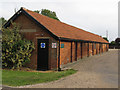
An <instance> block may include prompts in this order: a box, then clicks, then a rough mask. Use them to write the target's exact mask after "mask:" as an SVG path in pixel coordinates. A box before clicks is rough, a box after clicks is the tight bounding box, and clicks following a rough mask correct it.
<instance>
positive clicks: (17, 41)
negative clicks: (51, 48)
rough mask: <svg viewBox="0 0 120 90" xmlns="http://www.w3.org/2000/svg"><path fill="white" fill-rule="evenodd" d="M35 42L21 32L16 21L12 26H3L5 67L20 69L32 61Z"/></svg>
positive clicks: (3, 64)
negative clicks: (25, 37) (27, 38)
mask: <svg viewBox="0 0 120 90" xmlns="http://www.w3.org/2000/svg"><path fill="white" fill-rule="evenodd" d="M33 49H34V44H33V42H31V41H29V40H26V39H24V38H23V36H22V35H21V34H20V27H19V26H18V25H16V24H15V23H13V24H12V28H6V29H5V28H2V66H3V68H10V69H19V68H20V67H22V66H23V65H24V64H25V63H27V62H29V61H30V56H31V52H32V51H33Z"/></svg>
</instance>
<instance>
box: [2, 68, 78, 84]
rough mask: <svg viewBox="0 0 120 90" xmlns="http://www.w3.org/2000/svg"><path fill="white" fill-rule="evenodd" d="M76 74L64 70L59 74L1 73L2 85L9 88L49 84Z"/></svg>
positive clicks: (72, 71)
mask: <svg viewBox="0 0 120 90" xmlns="http://www.w3.org/2000/svg"><path fill="white" fill-rule="evenodd" d="M75 72H77V71H76V70H72V69H70V70H66V71H61V72H48V73H41V72H27V71H11V70H3V71H2V83H3V85H9V86H23V85H30V84H37V83H43V82H50V81H54V80H58V79H60V78H61V77H65V76H68V75H71V74H74V73H75Z"/></svg>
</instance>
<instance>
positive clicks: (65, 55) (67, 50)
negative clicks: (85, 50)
mask: <svg viewBox="0 0 120 90" xmlns="http://www.w3.org/2000/svg"><path fill="white" fill-rule="evenodd" d="M61 44H64V48H60V65H63V64H67V63H69V62H70V61H71V42H63V41H61V42H60V45H61Z"/></svg>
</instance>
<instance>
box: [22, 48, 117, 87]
mask: <svg viewBox="0 0 120 90" xmlns="http://www.w3.org/2000/svg"><path fill="white" fill-rule="evenodd" d="M67 68H73V69H76V70H78V72H77V73H75V74H73V75H71V76H68V77H65V78H61V79H60V80H57V81H53V82H49V83H41V84H36V85H28V86H24V87H25V88H117V87H118V50H109V52H105V53H103V54H100V55H95V56H91V57H89V58H84V59H82V60H79V61H77V63H73V64H69V65H68V66H67ZM24 87H20V88H24Z"/></svg>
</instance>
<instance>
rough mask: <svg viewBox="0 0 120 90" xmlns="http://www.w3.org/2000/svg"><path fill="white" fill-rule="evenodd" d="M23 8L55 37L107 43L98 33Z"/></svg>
mask: <svg viewBox="0 0 120 90" xmlns="http://www.w3.org/2000/svg"><path fill="white" fill-rule="evenodd" d="M23 10H24V11H26V12H27V13H28V14H29V15H31V16H32V17H33V18H34V19H36V20H37V21H38V22H39V23H40V24H42V25H43V26H44V27H46V28H47V29H48V30H49V31H50V32H52V33H53V34H54V35H56V36H57V37H60V38H68V39H76V40H86V41H95V42H103V43H108V42H107V41H106V40H104V39H103V38H102V37H101V36H99V35H96V34H93V33H90V32H87V31H84V30H82V29H79V28H76V27H74V26H71V25H68V24H65V23H63V22H61V21H58V20H55V19H52V18H49V17H47V16H44V15H41V14H38V13H36V12H33V11H30V10H28V9H25V8H23Z"/></svg>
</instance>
